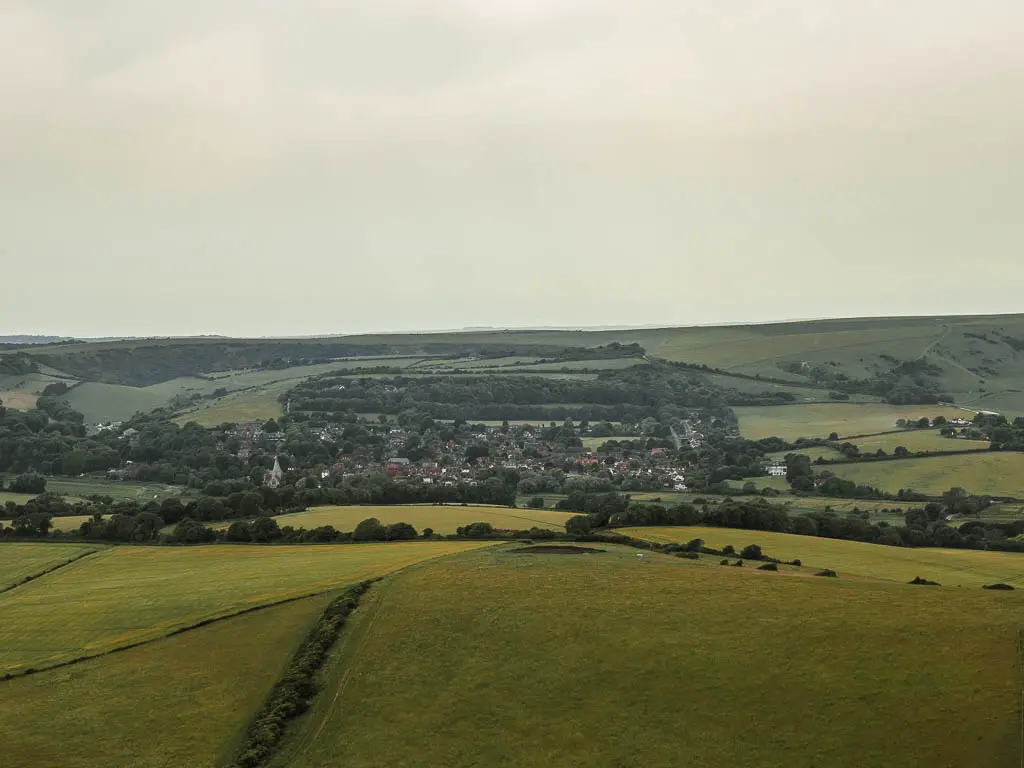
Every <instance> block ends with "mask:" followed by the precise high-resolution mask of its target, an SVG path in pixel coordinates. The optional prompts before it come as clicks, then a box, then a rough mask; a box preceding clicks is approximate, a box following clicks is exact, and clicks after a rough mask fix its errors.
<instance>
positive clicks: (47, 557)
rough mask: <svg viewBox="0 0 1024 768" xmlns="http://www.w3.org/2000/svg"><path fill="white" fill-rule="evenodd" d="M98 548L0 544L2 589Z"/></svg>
mask: <svg viewBox="0 0 1024 768" xmlns="http://www.w3.org/2000/svg"><path fill="white" fill-rule="evenodd" d="M97 549H98V547H94V546H90V545H88V544H37V543H35V542H4V543H3V544H0V589H6V588H7V587H10V586H11V585H12V584H18V583H20V582H21V581H22V580H24V579H25V578H26V577H28V576H35V575H36V574H39V573H42V572H43V571H46V570H49V569H50V568H53V567H54V566H58V565H60V564H62V563H67V562H69V561H71V560H74V559H75V558H76V557H79V556H81V555H83V554H85V553H86V552H95V551H96V550H97Z"/></svg>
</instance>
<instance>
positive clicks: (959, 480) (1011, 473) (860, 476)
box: [827, 452, 1024, 499]
mask: <svg viewBox="0 0 1024 768" xmlns="http://www.w3.org/2000/svg"><path fill="white" fill-rule="evenodd" d="M827 469H829V470H830V471H832V472H834V473H835V474H836V475H838V476H839V477H842V478H843V479H845V480H852V481H854V482H855V483H861V484H866V485H871V486H874V487H875V488H881V489H882V490H885V491H892V492H895V491H898V490H899V489H900V488H913V489H914V490H915V491H919V492H921V493H927V494H931V495H937V494H940V493H943V492H945V491H948V490H949V489H950V488H954V487H957V486H959V487H961V488H966V489H967V490H968V491H970V492H971V493H974V494H979V495H980V494H988V495H991V496H1007V497H1012V498H1015V499H1024V454H1021V453H1010V452H998V453H995V452H991V453H978V454H969V455H966V456H930V457H928V458H921V459H900V460H898V461H877V462H875V461H873V462H859V463H856V464H845V465H842V466H833V467H828V468H827Z"/></svg>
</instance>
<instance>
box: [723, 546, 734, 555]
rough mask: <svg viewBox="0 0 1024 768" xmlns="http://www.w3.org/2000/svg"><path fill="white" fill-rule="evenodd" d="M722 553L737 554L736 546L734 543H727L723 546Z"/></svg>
mask: <svg viewBox="0 0 1024 768" xmlns="http://www.w3.org/2000/svg"><path fill="white" fill-rule="evenodd" d="M722 554H723V555H735V554H736V547H734V546H733V545H732V544H726V545H725V546H724V547H722Z"/></svg>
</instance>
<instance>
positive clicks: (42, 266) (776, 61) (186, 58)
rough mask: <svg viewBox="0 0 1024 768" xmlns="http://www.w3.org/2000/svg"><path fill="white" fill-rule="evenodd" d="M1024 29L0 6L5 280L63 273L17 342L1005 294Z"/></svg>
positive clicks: (816, 311)
mask: <svg viewBox="0 0 1024 768" xmlns="http://www.w3.org/2000/svg"><path fill="white" fill-rule="evenodd" d="M86 6H88V7H86ZM1022 30H1024V4H1021V3H1019V2H1016V1H1015V0H981V1H980V2H975V3H973V4H969V5H968V4H965V3H963V2H962V1H961V0H903V1H902V2H899V3H882V2H869V1H867V0H831V1H830V2H828V3H810V2H807V1H806V0H800V1H798V0H770V1H769V0H762V1H757V0H723V2H719V3H706V2H695V1H689V0H687V1H681V0H677V1H675V2H671V1H670V0H635V2H632V3H628V4H627V3H621V2H610V1H606V0H589V1H588V0H547V2H541V0H519V1H518V2H516V1H514V0H457V1H453V0H448V1H447V2H428V1H426V0H347V1H340V2H339V1H334V2H331V1H329V0H295V2H291V3H278V2H271V1H270V0H263V1H262V2H252V0H249V2H242V1H241V0H207V1H206V2H198V1H197V0H186V1H185V2H180V3H176V4H162V5H160V6H157V5H155V4H149V3H138V2H129V0H95V2H91V3H88V4H82V3H79V2H74V1H73V0H33V1H32V2H16V1H14V0H8V2H7V3H5V4H4V5H3V6H2V7H0V266H2V268H3V272H4V274H5V275H7V276H11V275H17V276H18V277H19V278H22V282H24V283H25V284H34V285H39V284H44V285H47V288H46V289H45V290H42V291H39V292H36V291H26V292H17V293H16V294H15V295H13V296H12V295H8V296H7V297H5V300H4V301H3V302H0V330H7V331H11V332H14V331H50V332H60V333H78V334H83V335H84V334H100V333H140V334H142V333H175V332H180V333H196V332H223V333H240V334H245V333H250V334H273V333H282V334H286V333H287V334H294V333H302V332H329V331H349V330H352V331H358V330H373V329H394V328H416V327H452V326H462V325H482V324H493V325H534V324H579V325H584V324H601V323H615V324H627V323H637V324H640V323H653V322H662V323H699V322H720V321H725V320H730V319H733V320H756V319H772V318H779V317H794V316H812V315H827V314H878V313H886V314H890V313H913V312H929V313H930V312H939V311H1011V310H1015V309H1017V307H1018V305H1017V303H1016V301H1015V300H1016V295H1017V294H1018V293H1019V292H1020V289H1021V288H1022V287H1024V268H1022V266H1021V264H1020V256H1021V246H1022V243H1024V231H1022V225H1021V224H1020V223H1019V221H1020V220H1021V217H1020V215H1019V213H1018V211H1017V208H1018V203H1017V201H1018V200H1019V199H1021V193H1022V192H1024V159H1022V158H1024V152H1022V150H1024V138H1022V137H1024V99H1022V98H1021V96H1020V94H1021V93H1024V47H1021V46H1020V44H1019V40H1020V33H1021V31H1022ZM971 274H982V275H985V276H986V279H988V280H990V281H991V284H990V285H989V286H988V287H987V288H986V290H985V291H984V292H979V291H969V290H964V289H963V287H962V286H963V285H965V281H969V280H970V275H971ZM951 275H955V276H956V277H955V279H951V277H950V276H951ZM269 296H273V297H275V301H274V302H272V303H267V302H263V301H257V300H254V299H256V298H261V299H262V298H265V297H269ZM271 307H273V309H269V308H271Z"/></svg>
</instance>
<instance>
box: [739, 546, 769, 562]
mask: <svg viewBox="0 0 1024 768" xmlns="http://www.w3.org/2000/svg"><path fill="white" fill-rule="evenodd" d="M740 557H741V558H743V559H744V560H760V559H761V558H762V557H764V555H763V554H762V553H761V547H760V546H758V545H757V544H750V545H748V546H746V547H744V548H743V549H742V550H741V551H740Z"/></svg>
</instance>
